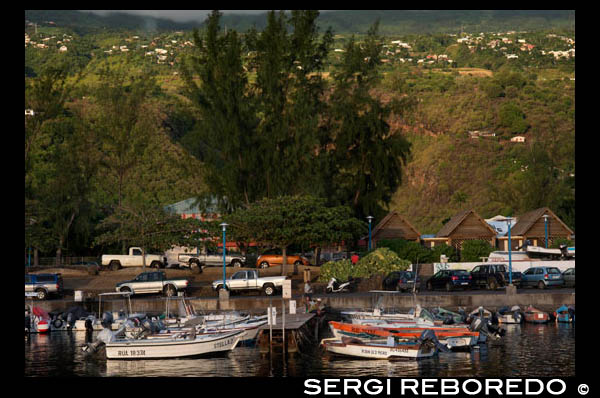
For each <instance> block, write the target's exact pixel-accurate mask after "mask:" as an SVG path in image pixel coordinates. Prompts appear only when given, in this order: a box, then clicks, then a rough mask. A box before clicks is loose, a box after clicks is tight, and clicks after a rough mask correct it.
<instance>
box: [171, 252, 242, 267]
mask: <svg viewBox="0 0 600 398" xmlns="http://www.w3.org/2000/svg"><path fill="white" fill-rule="evenodd" d="M178 260H179V266H180V267H189V268H193V267H200V269H202V268H203V267H222V266H223V249H220V250H214V251H213V250H209V251H207V252H206V253H181V254H179V256H178ZM245 264H246V257H245V256H243V255H241V254H240V253H236V252H232V251H229V250H226V251H225V265H226V266H228V267H238V268H240V267H243V266H244V265H245Z"/></svg>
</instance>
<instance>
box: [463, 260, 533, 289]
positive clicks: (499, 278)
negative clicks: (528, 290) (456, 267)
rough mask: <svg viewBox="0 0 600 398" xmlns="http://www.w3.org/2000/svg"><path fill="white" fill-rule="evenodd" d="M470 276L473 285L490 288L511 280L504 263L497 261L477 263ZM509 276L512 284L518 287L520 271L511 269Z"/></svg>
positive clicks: (501, 285)
mask: <svg viewBox="0 0 600 398" xmlns="http://www.w3.org/2000/svg"><path fill="white" fill-rule="evenodd" d="M471 276H472V277H473V279H472V283H473V287H479V288H481V287H485V288H487V289H491V290H496V288H498V287H503V286H506V285H508V283H509V281H510V280H511V278H509V274H508V270H507V267H506V264H497V263H492V264H482V265H478V266H476V267H475V268H473V269H472V270H471ZM511 276H512V284H513V285H514V286H517V287H518V286H519V285H520V284H521V278H522V275H521V273H520V272H514V271H513V272H512V273H511Z"/></svg>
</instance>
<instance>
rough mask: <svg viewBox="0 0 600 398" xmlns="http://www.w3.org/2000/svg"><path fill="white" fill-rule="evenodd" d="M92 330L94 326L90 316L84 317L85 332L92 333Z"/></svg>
mask: <svg viewBox="0 0 600 398" xmlns="http://www.w3.org/2000/svg"><path fill="white" fill-rule="evenodd" d="M93 331H94V326H93V324H92V320H91V319H90V318H86V320H85V332H86V333H92V332H93Z"/></svg>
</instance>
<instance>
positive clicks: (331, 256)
mask: <svg viewBox="0 0 600 398" xmlns="http://www.w3.org/2000/svg"><path fill="white" fill-rule="evenodd" d="M347 258H348V255H347V254H346V252H324V253H321V264H325V263H327V262H329V261H341V260H345V259H347Z"/></svg>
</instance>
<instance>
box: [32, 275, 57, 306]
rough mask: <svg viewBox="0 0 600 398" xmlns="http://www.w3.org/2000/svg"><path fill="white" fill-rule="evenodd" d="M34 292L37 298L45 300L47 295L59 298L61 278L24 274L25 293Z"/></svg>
mask: <svg viewBox="0 0 600 398" xmlns="http://www.w3.org/2000/svg"><path fill="white" fill-rule="evenodd" d="M28 292H29V293H31V292H35V293H37V298H38V299H40V300H45V299H46V298H48V296H49V295H54V296H58V297H61V296H62V295H63V294H64V292H63V278H62V276H61V274H26V275H25V293H28Z"/></svg>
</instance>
